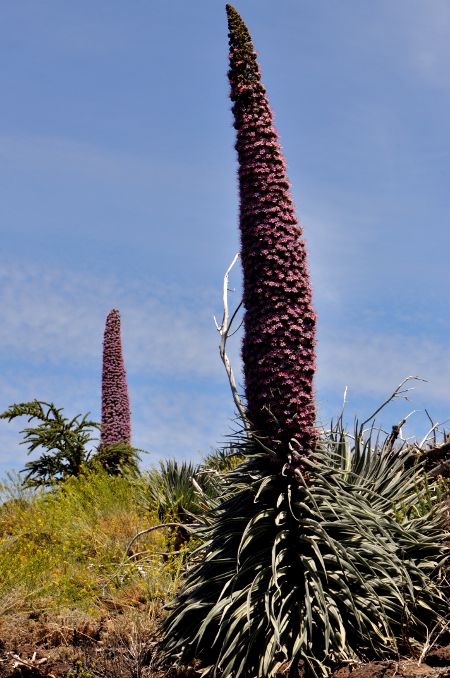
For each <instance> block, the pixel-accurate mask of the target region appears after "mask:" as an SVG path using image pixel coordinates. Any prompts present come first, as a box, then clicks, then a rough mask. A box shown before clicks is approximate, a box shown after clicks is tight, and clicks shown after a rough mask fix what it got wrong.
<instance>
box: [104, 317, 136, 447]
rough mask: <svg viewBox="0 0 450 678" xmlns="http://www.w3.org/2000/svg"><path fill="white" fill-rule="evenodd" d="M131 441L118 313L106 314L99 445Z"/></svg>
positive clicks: (128, 403)
mask: <svg viewBox="0 0 450 678" xmlns="http://www.w3.org/2000/svg"><path fill="white" fill-rule="evenodd" d="M117 443H127V444H128V445H130V444H131V415H130V402H129V398H128V386H127V380H126V373H125V365H124V361H123V354H122V340H121V336H120V313H119V311H118V310H117V309H113V310H112V311H110V312H109V313H108V317H107V318H106V325H105V334H104V341H103V372H102V427H101V440H100V444H101V446H107V445H115V444H117Z"/></svg>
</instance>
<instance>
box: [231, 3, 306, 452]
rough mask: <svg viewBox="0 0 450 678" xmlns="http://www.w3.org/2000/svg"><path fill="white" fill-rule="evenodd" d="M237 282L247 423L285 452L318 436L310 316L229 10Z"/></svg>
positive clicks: (294, 239)
mask: <svg viewBox="0 0 450 678" xmlns="http://www.w3.org/2000/svg"><path fill="white" fill-rule="evenodd" d="M227 15H228V27H229V41H230V55H229V57H230V69H229V72H228V77H229V80H230V84H231V93H230V96H231V100H232V101H233V108H232V110H233V114H234V127H235V129H236V130H237V141H236V150H237V153H238V160H239V188H240V231H241V257H242V266H243V276H244V280H243V283H244V298H243V302H244V308H245V316H244V330H245V333H244V339H243V346H242V357H243V363H244V378H245V393H246V398H247V407H248V418H249V420H250V422H251V424H252V426H253V428H254V429H255V430H256V431H257V432H258V433H259V434H260V435H261V436H263V437H264V438H266V440H267V442H268V443H269V444H270V446H271V447H272V449H275V450H276V451H278V452H279V453H281V454H283V453H284V452H286V450H287V444H288V443H289V441H290V440H291V439H292V438H295V439H296V440H297V442H298V443H299V446H300V448H301V449H302V450H304V451H305V452H306V451H308V450H310V449H311V447H312V446H313V444H314V440H315V438H316V435H317V433H316V429H315V427H314V423H315V417H316V411H315V402H314V393H313V375H314V371H315V327H316V315H315V313H314V310H313V307H312V303H311V287H310V282H309V274H308V268H307V263H306V250H305V244H304V242H303V239H302V229H301V228H300V226H299V223H298V220H297V218H296V215H295V210H294V206H293V202H292V198H291V195H290V192H289V182H288V179H287V174H286V165H285V161H284V158H283V154H282V151H281V149H280V146H279V143H278V136H277V132H276V130H275V128H274V126H273V120H272V113H271V110H270V107H269V103H268V100H267V98H266V93H265V89H264V86H263V85H262V83H261V76H260V71H259V67H258V64H257V61H256V54H255V52H254V49H253V44H252V40H251V37H250V34H249V32H248V30H247V28H246V26H245V24H244V22H243V21H242V19H241V17H240V16H239V14H238V13H237V12H236V10H235V9H234V8H233V7H232V6H231V5H227Z"/></svg>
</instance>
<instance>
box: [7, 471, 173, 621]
mask: <svg viewBox="0 0 450 678" xmlns="http://www.w3.org/2000/svg"><path fill="white" fill-rule="evenodd" d="M144 482H145V481H144V480H136V479H132V478H126V477H120V476H109V475H108V474H107V473H106V472H104V471H102V470H99V471H95V472H93V471H90V472H86V473H84V474H82V475H81V476H79V477H77V478H75V477H74V478H69V479H68V480H67V481H66V482H65V483H64V485H63V486H62V487H61V488H59V489H55V490H53V491H51V492H40V493H39V492H38V493H35V494H33V495H29V496H27V497H23V496H21V497H15V498H14V497H12V498H11V497H10V498H9V499H7V500H6V501H3V503H2V504H1V505H0V614H5V613H7V612H18V611H22V610H23V611H26V610H36V609H38V610H46V611H58V610H61V609H67V608H74V607H76V608H77V609H78V610H84V611H86V612H88V613H91V614H97V613H101V612H102V611H103V610H104V609H105V608H107V609H111V608H121V607H124V606H126V607H127V606H136V605H155V604H156V605H158V604H159V602H160V601H162V600H164V599H165V598H166V597H167V596H170V595H173V592H174V590H175V589H176V587H177V584H178V582H177V573H178V572H179V569H180V567H179V564H177V563H175V562H174V560H175V557H173V558H171V559H169V561H168V562H164V561H163V559H162V557H161V556H160V555H158V554H159V552H161V551H164V550H165V548H166V544H167V541H166V539H167V535H166V534H163V533H161V532H160V531H155V532H152V533H150V534H149V535H148V536H146V537H144V538H141V539H140V540H139V551H140V552H142V553H143V555H139V554H134V557H133V556H132V557H131V558H130V557H127V556H126V554H125V550H126V547H127V544H128V542H129V541H130V539H131V538H132V537H133V535H135V534H136V533H137V532H139V531H140V530H143V529H145V528H147V527H148V526H149V525H152V524H155V523H156V522H157V519H156V517H155V516H153V515H152V514H150V513H149V511H148V508H147V509H146V507H145V505H144V504H142V502H141V500H140V497H141V495H142V487H140V484H142V483H144ZM0 499H1V497H0ZM3 499H4V497H3ZM178 560H180V557H178ZM180 563H181V560H180Z"/></svg>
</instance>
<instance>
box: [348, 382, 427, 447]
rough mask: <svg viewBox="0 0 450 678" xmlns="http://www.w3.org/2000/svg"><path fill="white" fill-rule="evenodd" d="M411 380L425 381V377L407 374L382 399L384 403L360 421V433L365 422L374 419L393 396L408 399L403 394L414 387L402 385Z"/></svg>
mask: <svg viewBox="0 0 450 678" xmlns="http://www.w3.org/2000/svg"><path fill="white" fill-rule="evenodd" d="M412 380H414V381H426V380H425V379H421V378H420V377H412V376H409V377H406V379H403V381H402V382H401V384H399V385H398V386H397V388H396V389H395V391H394V392H393V393H391V395H390V396H389V398H387V399H386V400H385V401H384V403H382V404H381V405H380V406H379V407H378V408H377V409H376V410H375V412H373V414H371V415H370V417H367V419H366V420H365V421H363V422H362V424H361V425H360V427H359V431H360V434H362V432H363V429H364V426H365V425H366V424H368V423H369V421H372V419H375V417H376V416H377V414H378V413H379V412H381V410H382V409H383V408H384V407H386V405H388V404H389V403H390V402H391V400H394V399H395V398H401V397H403V398H405V400H408V398H406V396H405V395H404V394H405V393H408V392H409V391H413V390H414V387H411V388H405V389H403V386H404V385H405V384H407V383H408V381H412ZM402 389H403V390H402Z"/></svg>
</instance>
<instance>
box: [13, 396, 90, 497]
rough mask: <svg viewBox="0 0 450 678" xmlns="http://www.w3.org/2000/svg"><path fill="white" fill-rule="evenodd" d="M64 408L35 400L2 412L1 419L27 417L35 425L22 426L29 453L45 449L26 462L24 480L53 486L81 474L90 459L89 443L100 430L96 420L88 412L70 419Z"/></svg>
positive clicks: (18, 404)
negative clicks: (65, 414)
mask: <svg viewBox="0 0 450 678" xmlns="http://www.w3.org/2000/svg"><path fill="white" fill-rule="evenodd" d="M62 411H63V408H62V407H60V408H57V407H56V406H55V405H54V403H47V402H45V401H42V400H32V401H31V402H28V403H14V404H13V405H10V407H9V408H8V409H7V410H5V412H3V413H2V414H0V419H7V420H8V421H12V420H13V419H16V418H17V417H27V419H28V422H29V423H31V422H33V421H36V422H37V423H36V425H34V426H28V427H26V428H24V429H22V431H21V433H22V434H23V440H22V441H21V443H20V444H21V445H27V446H28V450H27V454H31V453H33V452H34V451H35V450H39V449H44V450H46V452H42V453H41V455H40V456H39V457H38V458H37V459H34V460H32V461H29V462H27V463H26V464H25V468H24V469H23V472H24V473H25V480H24V482H25V483H26V484H27V485H53V484H55V483H57V482H60V481H62V480H65V478H67V477H69V476H78V475H79V474H80V473H81V471H82V469H83V466H84V465H85V464H86V463H87V462H88V461H89V459H90V453H89V451H88V450H87V445H88V443H89V442H90V441H91V440H93V437H94V436H93V432H94V430H95V429H99V428H100V426H99V424H98V423H97V422H95V421H92V420H90V419H88V416H89V415H88V414H85V415H84V416H81V414H78V415H77V416H76V417H73V418H72V419H69V418H67V417H65V416H64V415H63V414H62Z"/></svg>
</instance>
